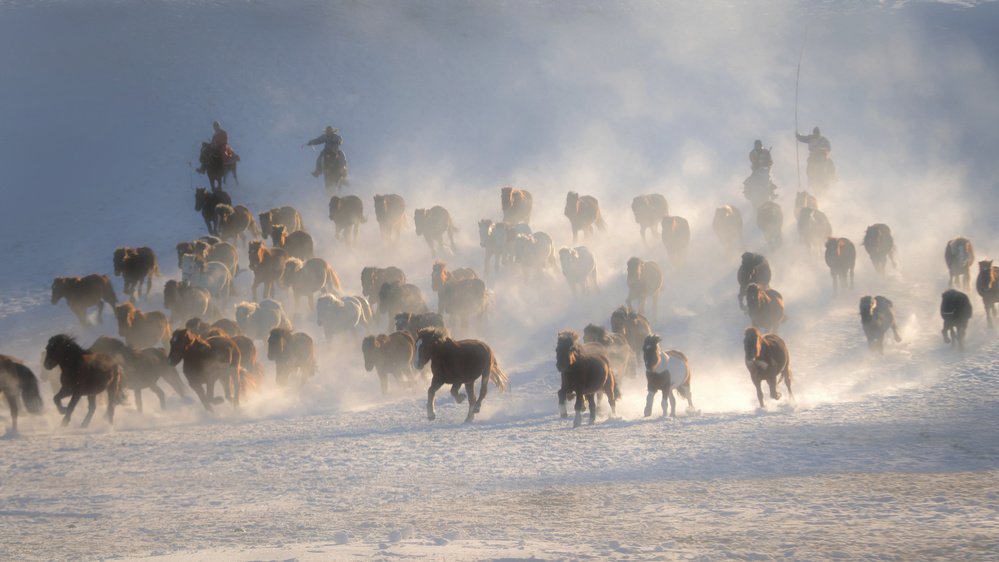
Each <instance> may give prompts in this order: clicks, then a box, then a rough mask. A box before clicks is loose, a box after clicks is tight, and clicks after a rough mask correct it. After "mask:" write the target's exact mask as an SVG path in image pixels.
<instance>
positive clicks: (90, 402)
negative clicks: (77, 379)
mask: <svg viewBox="0 0 999 562" xmlns="http://www.w3.org/2000/svg"><path fill="white" fill-rule="evenodd" d="M74 398H76V396H74ZM70 404H72V402H70ZM71 407H72V406H71ZM113 407H114V406H113V405H108V409H111V408H113ZM95 410H97V395H96V394H91V395H89V396H87V417H85V418H83V423H82V424H80V427H81V428H85V427H87V426H88V425H90V419H91V418H93V417H94V411H95Z"/></svg>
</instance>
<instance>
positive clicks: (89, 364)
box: [42, 334, 122, 427]
mask: <svg viewBox="0 0 999 562" xmlns="http://www.w3.org/2000/svg"><path fill="white" fill-rule="evenodd" d="M42 365H43V366H44V367H45V368H46V369H54V368H55V366H56V365H58V366H59V369H60V371H62V374H60V375H59V383H60V385H61V388H60V389H59V392H57V393H56V394H55V396H53V397H52V401H53V402H55V405H56V409H57V410H59V413H60V414H62V415H63V418H62V426H63V427H66V426H68V425H69V418H70V416H72V415H73V410H74V409H75V408H76V404H77V402H79V401H80V398H81V397H82V396H86V397H87V416H86V417H85V418H83V423H82V424H81V425H80V427H87V425H89V424H90V419H91V418H92V417H93V416H94V410H96V409H97V395H98V394H100V393H101V392H107V396H108V409H107V417H108V423H109V424H111V425H114V407H115V404H117V402H118V392H119V391H120V390H121V385H122V374H121V367H119V366H118V364H117V363H115V361H114V359H112V358H111V357H109V356H107V355H103V354H100V353H89V352H87V351H86V350H85V349H83V348H82V347H80V344H78V343H76V339H75V338H73V337H72V336H68V335H66V334H59V335H55V336H52V337H51V338H49V342H48V344H47V345H46V346H45V360H44V361H43V363H42ZM67 396H69V397H70V399H69V404H67V405H66V406H63V405H62V399H63V398H66V397H67Z"/></svg>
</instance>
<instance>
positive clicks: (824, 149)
mask: <svg viewBox="0 0 999 562" xmlns="http://www.w3.org/2000/svg"><path fill="white" fill-rule="evenodd" d="M794 136H795V138H797V139H798V142H803V143H806V144H807V145H808V169H807V174H808V181H809V185H811V184H812V182H816V183H818V184H821V185H824V186H828V184H829V183H836V182H837V181H839V180H838V179H837V178H836V166H835V164H833V161H832V159H831V158H829V153H830V152H832V145H831V144H830V143H829V139H827V138H825V137H824V136H822V133H821V132H820V131H819V128H818V127H815V128H814V129H812V134H810V135H802V134H800V133H794Z"/></svg>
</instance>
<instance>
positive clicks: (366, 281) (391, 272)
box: [361, 266, 406, 314]
mask: <svg viewBox="0 0 999 562" xmlns="http://www.w3.org/2000/svg"><path fill="white" fill-rule="evenodd" d="M392 281H398V282H399V283H405V282H406V274H405V273H403V271H402V270H401V269H399V268H398V267H395V266H389V267H384V268H382V267H375V266H367V267H365V268H364V269H362V270H361V294H362V295H364V296H365V297H367V299H368V302H370V303H371V304H372V308H373V309H374V310H375V312H376V313H378V314H382V311H381V307H380V306H379V302H380V301H379V300H378V294H379V291H381V289H382V285H384V284H385V283H389V282H392Z"/></svg>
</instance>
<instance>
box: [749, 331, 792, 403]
mask: <svg viewBox="0 0 999 562" xmlns="http://www.w3.org/2000/svg"><path fill="white" fill-rule="evenodd" d="M743 345H744V346H745V348H746V368H747V369H749V376H750V377H751V378H752V379H753V385H754V386H756V397H757V398H758V399H759V400H760V408H766V406H765V405H764V404H763V389H762V388H761V387H760V384H761V383H762V382H763V381H767V385H769V386H770V398H773V399H774V400H780V393H779V392H777V385H778V384H779V383H780V381H781V379H783V380H784V384H786V385H787V393H788V396H789V397H790V399H791V401H792V402H794V392H792V391H791V363H790V360H789V355H788V352H787V345H786V344H785V343H784V340H782V339H781V338H780V336H777V335H774V334H767V335H763V334H761V333H760V331H759V330H757V329H756V328H754V327H749V328H746V334H745V338H744V339H743ZM778 375H779V377H778Z"/></svg>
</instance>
